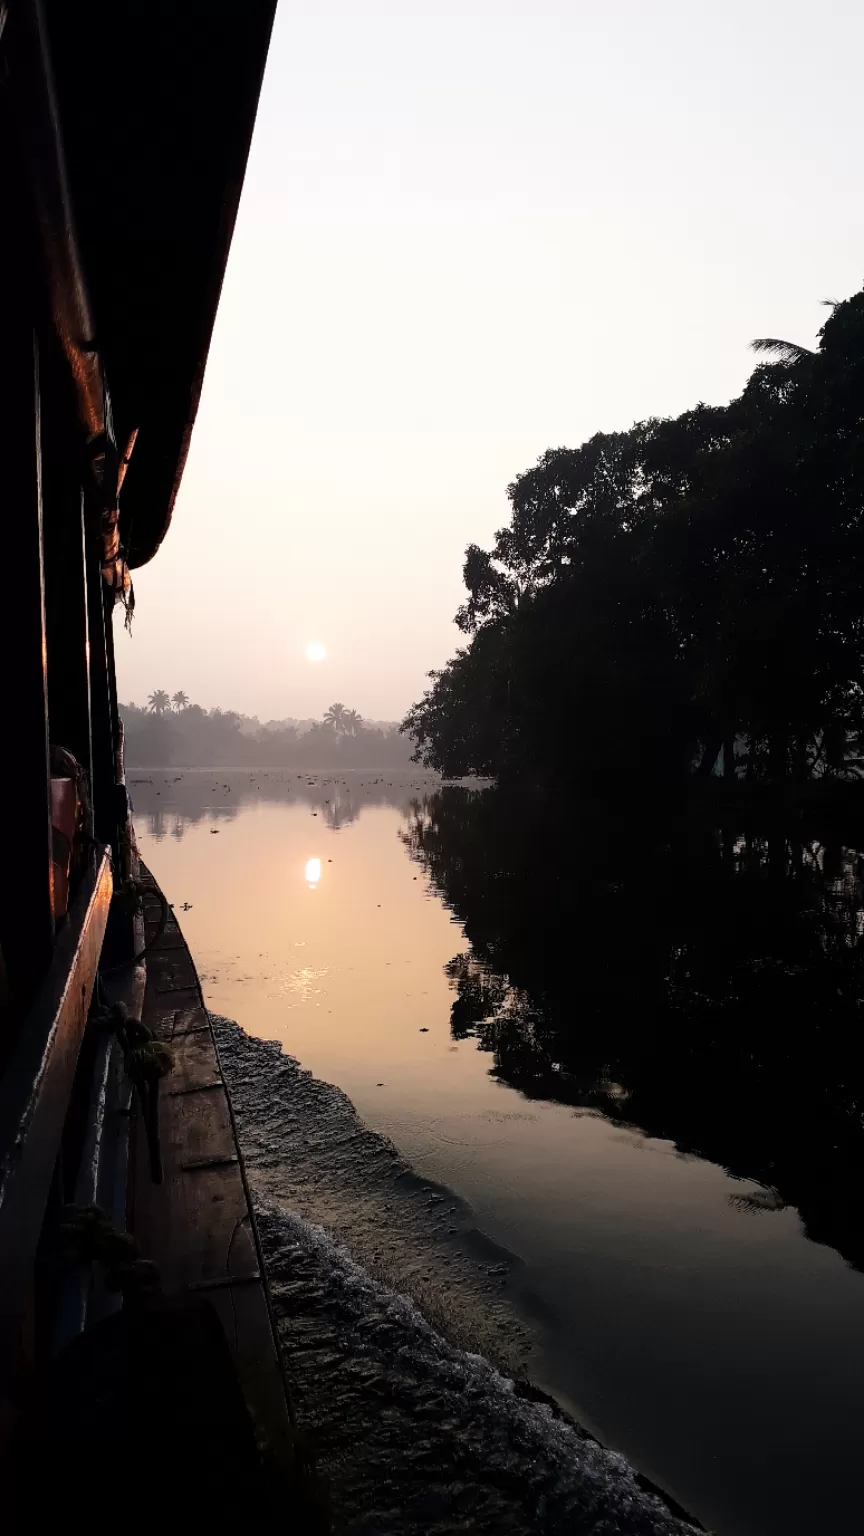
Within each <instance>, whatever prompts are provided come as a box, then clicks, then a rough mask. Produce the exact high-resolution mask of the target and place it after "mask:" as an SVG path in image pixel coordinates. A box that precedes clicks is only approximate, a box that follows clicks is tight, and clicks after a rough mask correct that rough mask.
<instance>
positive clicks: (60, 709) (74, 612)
mask: <svg viewBox="0 0 864 1536" xmlns="http://www.w3.org/2000/svg"><path fill="white" fill-rule="evenodd" d="M49 370H50V374H51V375H52V377H51V378H48V377H46V375H47V374H48V373H49ZM59 375H60V360H59V359H58V358H57V356H56V350H55V352H54V353H53V354H52V355H50V356H46V357H45V358H44V362H43V380H42V385H43V388H42V398H43V422H44V428H45V436H46V440H49V441H50V442H51V444H52V452H51V454H50V455H47V454H46V459H45V464H44V466H43V489H42V501H43V509H44V510H43V520H44V541H45V618H46V625H47V633H48V725H49V735H50V741H51V745H52V746H61V747H66V749H67V750H68V751H69V752H71V753H72V754H73V755H74V757H76V758H77V760H78V762H79V763H80V764H81V766H82V768H84V769H86V772H87V778H88V783H92V767H93V763H92V739H91V727H90V662H89V650H90V645H89V627H90V626H89V617H88V611H87V575H88V573H87V559H86V550H85V537H84V493H83V489H82V484H81V479H82V476H81V469H82V463H81V452H80V444H79V443H78V442H77V441H76V439H75V436H74V435H73V430H72V429H74V427H75V414H74V401H73V400H72V399H71V391H69V390H68V388H64V387H63V386H64V385H65V383H66V381H65V379H63V378H62V377H60V376H59ZM51 386H53V387H51Z"/></svg>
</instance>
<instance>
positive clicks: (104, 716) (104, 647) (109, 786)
mask: <svg viewBox="0 0 864 1536" xmlns="http://www.w3.org/2000/svg"><path fill="white" fill-rule="evenodd" d="M87 562H88V563H87V610H88V615H89V626H90V719H91V729H92V733H93V779H92V783H93V816H94V820H95V823H96V836H97V837H98V838H99V841H100V842H103V843H108V844H111V845H112V846H114V845H115V844H116V842H117V743H116V739H115V735H114V721H115V712H114V688H113V677H112V669H113V646H112V647H111V651H110V653H109V636H108V625H109V624H110V623H111V619H110V616H106V611H105V591H106V588H105V583H104V582H103V580H102V558H101V545H100V543H99V539H98V535H95V534H94V533H92V532H91V533H88V538H87Z"/></svg>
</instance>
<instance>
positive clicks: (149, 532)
mask: <svg viewBox="0 0 864 1536" xmlns="http://www.w3.org/2000/svg"><path fill="white" fill-rule="evenodd" d="M274 8H275V0H245V3H244V4H243V5H241V6H229V5H226V4H219V3H216V4H213V3H212V0H210V3H205V0H182V3H178V0H147V3H146V4H145V3H143V0H83V3H81V4H79V5H72V4H70V3H69V0H7V3H3V0H0V209H2V214H0V218H2V238H0V268H2V281H0V375H2V388H0V401H2V409H0V503H2V529H3V539H4V546H3V552H2V556H0V589H2V590H0V635H2V644H0V657H2V662H0V664H2V669H3V695H4V705H3V713H4V730H3V733H2V748H0V784H2V791H0V814H2V819H3V832H2V839H0V848H2V855H0V856H2V879H0V1460H2V1465H3V1468H4V1472H3V1482H2V1486H3V1506H2V1507H3V1510H4V1516H3V1518H4V1525H5V1528H6V1529H15V1528H17V1525H16V1514H15V1511H16V1510H17V1520H18V1523H20V1524H21V1525H22V1526H23V1525H24V1524H26V1525H27V1526H28V1528H30V1529H33V1528H35V1529H42V1528H43V1523H40V1522H44V1521H47V1518H48V1517H49V1516H50V1517H51V1518H56V1516H57V1514H58V1512H62V1513H63V1514H64V1515H66V1516H68V1514H69V1513H72V1514H75V1513H76V1512H77V1513H79V1514H81V1515H89V1517H90V1518H92V1519H93V1520H97V1519H98V1520H100V1521H101V1520H102V1519H103V1518H107V1517H108V1514H109V1507H111V1514H110V1518H120V1519H122V1523H123V1525H124V1526H126V1527H128V1526H130V1525H131V1526H132V1528H136V1529H137V1528H138V1524H139V1523H140V1524H141V1525H142V1528H143V1525H144V1524H145V1523H147V1524H148V1525H151V1524H152V1521H153V1520H154V1519H157V1518H158V1519H159V1521H160V1524H161V1525H162V1526H163V1527H165V1528H168V1529H171V1528H173V1525H174V1524H175V1523H177V1522H178V1521H179V1520H180V1518H181V1515H182V1517H183V1521H184V1523H185V1520H186V1518H187V1517H188V1516H189V1515H190V1514H192V1513H194V1514H195V1515H196V1517H198V1518H209V1519H211V1520H212V1521H213V1522H216V1523H219V1522H221V1521H225V1520H228V1519H229V1518H230V1519H231V1520H232V1522H233V1520H234V1518H235V1516H236V1517H237V1518H241V1517H242V1518H246V1519H247V1520H248V1519H250V1518H251V1516H252V1514H253V1513H254V1511H255V1510H256V1508H259V1507H261V1508H263V1505H262V1504H261V1502H260V1501H262V1500H263V1501H264V1503H265V1504H266V1501H267V1499H268V1498H272V1497H273V1496H274V1495H273V1488H274V1487H278V1488H280V1489H282V1490H283V1491H284V1487H285V1479H286V1478H287V1479H289V1480H291V1479H292V1478H294V1479H295V1481H296V1479H297V1477H298V1476H299V1474H298V1471H297V1468H298V1453H297V1451H296V1437H295V1435H294V1431H293V1427H292V1422H291V1410H290V1404H289V1402H288V1399H287V1395H286V1392H285V1387H284V1381H283V1377H282V1372H281V1369H280V1365H279V1360H278V1354H277V1350H276V1348H275V1346H274V1336H273V1330H272V1326H271V1317H270V1312H269V1307H268V1297H267V1292H266V1284H265V1281H264V1278H263V1274H262V1268H261V1264H260V1261H259V1250H258V1244H257V1239H256V1233H255V1227H254V1221H253V1218H252V1214H251V1209H250V1204H249V1198H248V1190H247V1187H246V1182H245V1176H244V1170H243V1164H242V1158H241V1154H240V1151H239V1148H238V1145H237V1142H236V1137H235V1133H234V1127H233V1122H232V1118H231V1108H230V1102H229V1099H228V1097H227V1094H226V1090H225V1086H224V1083H223V1081H222V1073H221V1071H220V1064H219V1057H218V1052H217V1049H216V1046H215V1043H214V1039H213V1036H212V1034H211V1030H210V1024H209V1018H208V1015H207V1013H206V1011H205V1009H204V1007H203V1002H202V997H201V992H200V988H199V985H198V980H197V976H196V974H195V969H194V966H193V964H192V961H191V959H190V956H189V954H188V951H187V950H186V947H185V944H184V941H183V938H182V934H181V933H180V930H179V928H178V926H177V924H176V922H175V920H174V916H173V913H172V912H171V911H170V909H168V908H167V906H166V904H165V901H164V898H163V897H162V895H161V893H160V892H159V890H158V888H157V887H156V885H155V884H154V882H153V881H152V879H151V878H150V876H149V875H148V873H147V871H146V870H143V869H142V868H141V866H140V865H139V862H138V859H137V854H136V849H135V839H134V828H133V824H132V821H131V816H130V805H129V800H128V797H127V792H126V787H125V778H124V765H123V733H122V725H121V721H120V717H119V714H118V708H117V690H116V683H115V673H114V626H115V625H117V624H118V623H122V622H124V621H125V622H127V623H128V622H130V621H131V616H132V612H133V608H134V581H135V572H136V570H137V568H139V567H140V566H142V565H144V564H146V563H147V562H148V561H150V560H152V559H153V558H154V556H155V555H156V554H157V551H158V550H159V548H160V546H161V544H162V542H163V540H164V539H165V537H166V534H167V533H168V530H169V525H170V522H171V517H172V512H173V509H174V504H175V500H176V497H177V491H178V487H179V484H180V480H181V476H182V473H183V466H184V462H185V459H186V455H187V451H188V448H189V441H190V434H191V432H192V428H193V425H194V422H195V416H196V411H197V408H198V401H199V397H200V393H201V386H202V379H203V374H204V368H205V364H206V359H207V352H208V346H209V343H210V337H211V332H212V328H213V324H214V319H215V315H216V309H217V304H218V301H219V293H220V287H221V283H222V279H223V274H224V270H225V265H226V261H227V257H228V251H229V247H230V243H231V238H232V231H233V227H234V222H235V217H236V214H237V208H238V203H239V199H240V193H241V187H242V184H243V177H244V172H245V168H246V161H247V156H248V152H249V146H250V140H251V135H252V129H253V124H254V120H255V114H256V109H257V103H258V97H259V92H260V87H261V80H262V75H263V70H264V65H265V60H266V55H267V48H268V42H269V37H270V31H271V26H272V21H273V12H274ZM188 594H189V605H190V609H192V610H194V607H195V605H196V603H198V602H200V601H202V599H203V594H202V593H201V591H200V588H199V585H198V581H197V578H196V573H195V569H194V566H193V567H191V568H190V569H189V571H188ZM204 600H206V599H204ZM115 1499H121V1500H122V1501H123V1503H122V1513H120V1512H119V1511H117V1510H116V1509H114V1507H113V1501H114V1500H115ZM16 1501H17V1502H16ZM256 1501H258V1502H257V1503H256ZM282 1507H283V1509H284V1504H283V1506H282ZM298 1518H299V1517H298ZM295 1525H296V1522H295ZM297 1528H299V1527H297ZM304 1528H305V1527H304Z"/></svg>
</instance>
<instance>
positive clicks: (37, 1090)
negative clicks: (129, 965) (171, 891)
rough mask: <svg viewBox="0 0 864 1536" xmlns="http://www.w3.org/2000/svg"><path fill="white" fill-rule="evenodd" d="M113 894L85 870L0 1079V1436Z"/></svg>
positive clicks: (106, 882)
mask: <svg viewBox="0 0 864 1536" xmlns="http://www.w3.org/2000/svg"><path fill="white" fill-rule="evenodd" d="M112 889H113V883H112V877H111V859H110V856H109V854H108V853H107V852H106V851H104V850H102V851H100V854H99V856H98V858H97V859H95V860H94V862H93V864H92V866H91V868H90V870H89V872H88V874H87V876H86V877H85V879H84V880H83V882H82V884H81V888H80V889H79V892H78V895H77V897H76V898H75V901H74V902H73V905H72V908H71V910H70V913H69V917H68V919H67V921H66V923H65V924H64V926H63V927H62V928H61V929H60V932H59V935H58V938H57V944H56V947H55V950H54V957H53V960H52V962H51V969H50V971H49V973H48V975H47V977H46V978H45V981H44V983H43V985H42V988H41V990H40V992H39V995H38V997H37V999H36V1001H35V1003H34V1005H33V1008H32V1009H31V1011H30V1013H29V1015H28V1017H27V1019H26V1020H25V1023H24V1027H23V1028H22V1029H21V1031H20V1033H19V1038H18V1041H17V1044H16V1049H15V1052H14V1055H13V1057H12V1059H11V1060H10V1061H9V1062H8V1063H7V1067H6V1071H5V1072H4V1074H3V1077H2V1079H0V1428H2V1422H3V1418H4V1414H3V1411H2V1410H3V1404H4V1401H5V1403H6V1404H9V1403H12V1402H14V1400H15V1398H16V1396H17V1394H18V1390H19V1388H20V1382H21V1378H22V1374H23V1373H24V1372H25V1371H26V1368H27V1364H28V1341H27V1339H26V1336H25V1334H26V1327H25V1320H26V1317H27V1314H28V1306H29V1298H30V1295H31V1292H32V1284H33V1262H34V1257H35V1254H36V1248H37V1245H38V1242H39V1236H40V1233H41V1230H42V1221H43V1217H44V1212H45V1206H46V1202H47V1199H48V1192H49V1189H50V1185H51V1179H52V1176H53V1173H54V1167H55V1164H56V1161H57V1154H58V1150H59V1147H60V1140H61V1137H62V1134H63V1126H64V1122H65V1119H66V1114H67V1110H68V1107H69V1100H70V1097H71V1093H72V1085H73V1083H74V1080H75V1068H76V1066H77V1062H78V1053H79V1049H80V1046H81V1040H82V1037H83V1034H84V1026H85V1024H86V1021H87V1013H88V1010H89V1007H90V999H91V997H92V995H93V986H94V983H95V979H96V969H97V966H98V964H99V956H100V954H101V951H102V940H103V938H104V935H105V925H106V923H107V921H108V908H109V906H110V903H111V893H112Z"/></svg>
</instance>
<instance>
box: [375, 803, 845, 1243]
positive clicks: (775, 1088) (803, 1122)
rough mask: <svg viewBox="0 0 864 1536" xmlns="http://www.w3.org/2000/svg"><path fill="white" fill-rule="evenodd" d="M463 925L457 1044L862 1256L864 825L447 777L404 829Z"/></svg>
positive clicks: (504, 1073)
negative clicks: (459, 785)
mask: <svg viewBox="0 0 864 1536" xmlns="http://www.w3.org/2000/svg"><path fill="white" fill-rule="evenodd" d="M401 835H402V836H403V839H404V841H405V843H406V846H407V847H408V849H409V852H410V853H411V855H412V857H413V858H414V859H416V860H417V862H418V863H419V864H420V865H421V866H422V867H423V868H424V869H425V870H426V871H427V873H428V875H429V876H430V878H431V880H432V882H433V884H434V885H435V887H436V888H437V890H438V891H439V892H440V894H441V896H442V897H443V899H444V901H445V902H446V903H447V904H448V906H449V907H450V908H451V910H452V911H453V912H454V914H455V915H456V916H457V918H458V919H459V921H460V923H462V924H463V926H464V928H465V932H466V935H467V938H468V940H469V943H470V946H471V948H470V950H469V951H468V952H466V953H463V954H458V955H456V956H455V957H454V958H453V960H452V961H451V962H450V964H449V966H448V967H447V971H448V975H449V976H450V979H451V983H452V985H453V988H454V990H455V998H454V1001H453V1005H452V1014H451V1027H452V1032H453V1035H454V1037H455V1038H457V1039H461V1038H465V1037H466V1036H469V1035H471V1036H474V1037H475V1038H476V1039H477V1041H478V1044H479V1046H480V1048H481V1049H482V1050H485V1051H489V1052H490V1053H491V1054H492V1056H493V1058H494V1068H493V1071H494V1073H495V1074H496V1075H498V1076H500V1077H501V1078H502V1079H503V1080H505V1081H506V1082H508V1083H510V1084H511V1085H512V1086H514V1087H515V1088H518V1089H519V1090H521V1092H523V1093H524V1094H526V1095H528V1096H529V1097H542V1098H551V1099H556V1100H558V1101H561V1102H564V1103H569V1104H573V1105H581V1106H587V1107H593V1108H595V1109H598V1110H602V1112H603V1113H604V1114H605V1115H607V1116H608V1117H610V1118H613V1119H619V1120H622V1121H626V1122H627V1123H629V1124H632V1125H637V1126H639V1127H641V1128H642V1129H643V1130H644V1131H646V1132H647V1133H648V1134H650V1135H652V1136H659V1137H665V1138H669V1139H671V1140H672V1141H674V1143H675V1144H676V1146H677V1147H678V1148H679V1149H680V1150H682V1151H686V1152H693V1153H697V1154H698V1155H700V1156H702V1157H704V1158H708V1159H710V1160H711V1161H714V1162H716V1163H719V1164H721V1165H722V1166H724V1167H725V1168H726V1169H727V1170H728V1171H729V1172H730V1173H731V1174H733V1175H735V1176H738V1177H741V1178H747V1179H754V1180H757V1181H758V1182H759V1183H760V1184H762V1185H764V1186H766V1187H767V1189H768V1190H770V1191H773V1192H774V1193H773V1194H771V1195H769V1196H768V1197H766V1198H765V1199H764V1200H760V1201H759V1202H754V1201H753V1200H752V1199H751V1200H750V1201H748V1200H747V1199H743V1200H741V1201H739V1202H737V1203H738V1204H739V1205H740V1206H741V1207H742V1208H748V1209H755V1206H756V1203H758V1205H759V1208H760V1209H763V1210H764V1209H768V1210H770V1209H776V1208H779V1207H780V1206H782V1205H783V1204H788V1205H794V1206H796V1207H797V1209H798V1211H799V1213H800V1215H801V1218H802V1220H803V1222H804V1225H805V1229H806V1232H807V1235H808V1236H809V1237H810V1238H811V1239H813V1240H814V1241H816V1242H822V1243H828V1244H830V1245H831V1246H832V1247H834V1248H836V1249H837V1250H838V1251H839V1252H840V1253H841V1254H842V1255H843V1256H844V1257H845V1258H846V1259H847V1260H848V1261H849V1263H851V1264H852V1265H854V1266H855V1267H856V1268H859V1269H864V1119H862V1110H864V1088H862V1073H861V1068H862V1055H864V1051H862V1044H861V1039H862V1022H864V984H862V983H864V975H862V972H864V949H862V933H864V895H862V874H864V858H862V852H861V850H864V825H859V826H857V827H855V828H854V829H850V828H849V827H848V826H846V827H844V828H843V830H842V831H841V829H840V828H839V827H838V826H836V825H830V824H827V825H823V824H820V822H819V820H818V818H815V819H813V821H812V824H811V822H810V821H809V820H807V821H805V820H801V819H799V820H798V821H797V822H796V824H795V826H794V828H790V826H789V825H788V824H787V823H784V822H782V821H780V820H776V819H775V820H774V821H773V822H771V823H769V824H766V822H765V820H764V818H763V819H762V820H761V821H760V822H759V824H758V825H757V824H755V823H753V824H749V825H748V824H746V823H745V822H743V821H737V820H736V821H731V820H730V821H727V822H725V823H723V824H716V823H715V822H712V821H710V820H706V819H705V818H704V816H703V817H701V818H697V817H695V816H692V815H691V816H684V815H681V816H678V817H672V816H668V817H663V816H658V814H657V813H656V811H653V812H652V813H651V814H648V813H646V814H643V815H639V814H637V813H636V812H635V811H631V812H629V813H628V814H627V815H626V816H625V815H619V816H612V815H610V814H609V812H608V811H602V810H599V809H598V808H597V807H589V806H585V805H584V804H583V805H579V804H572V805H567V804H566V803H563V802H561V803H558V804H555V805H552V806H550V805H548V804H547V805H545V806H544V805H542V804H540V803H538V802H537V801H536V800H531V799H522V800H516V799H514V798H512V797H508V796H507V795H506V794H505V793H504V792H502V791H499V790H487V791H485V792H483V793H475V794H468V793H466V792H465V791H464V790H457V789H449V788H446V787H445V788H443V789H442V790H441V791H440V793H437V794H435V795H433V796H431V797H429V798H427V799H426V800H424V801H422V802H420V801H417V802H415V804H414V806H413V809H412V812H411V815H410V817H409V820H408V824H407V829H406V830H405V832H404V833H402V834H401Z"/></svg>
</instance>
